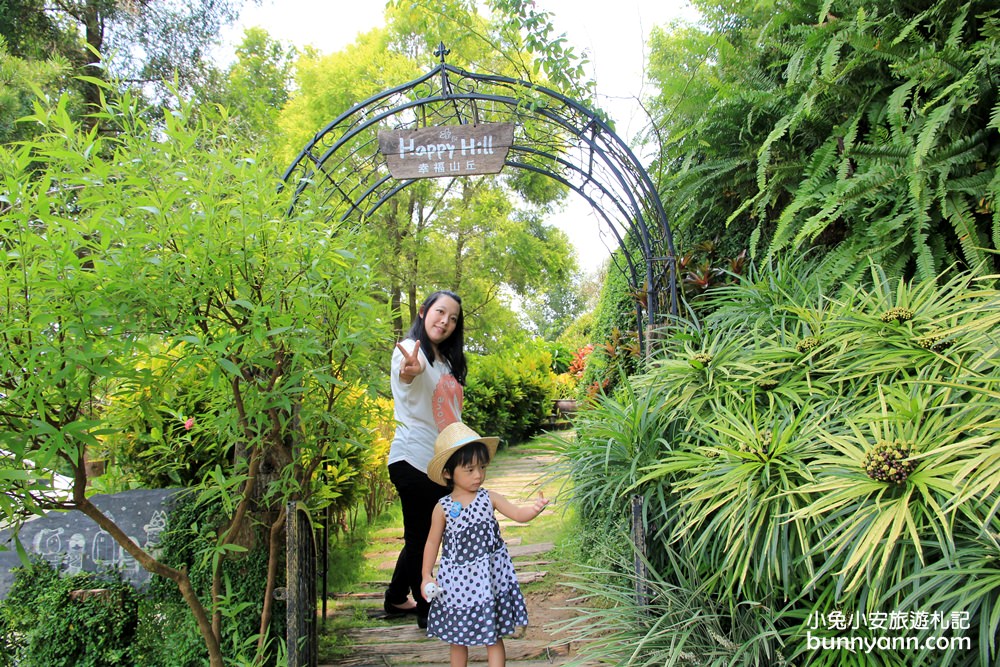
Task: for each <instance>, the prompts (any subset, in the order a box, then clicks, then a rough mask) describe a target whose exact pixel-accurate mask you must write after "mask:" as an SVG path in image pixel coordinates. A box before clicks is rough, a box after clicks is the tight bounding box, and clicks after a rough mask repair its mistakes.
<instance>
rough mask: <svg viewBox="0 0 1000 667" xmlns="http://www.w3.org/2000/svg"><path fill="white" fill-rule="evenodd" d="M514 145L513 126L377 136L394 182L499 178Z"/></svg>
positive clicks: (448, 127) (440, 127) (430, 129)
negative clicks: (446, 177) (496, 176)
mask: <svg viewBox="0 0 1000 667" xmlns="http://www.w3.org/2000/svg"><path fill="white" fill-rule="evenodd" d="M513 143H514V124H513V123H484V124H482V125H438V126H436V127H422V128H420V129H417V130H393V131H385V132H379V133H378V149H379V152H381V153H382V155H384V156H385V161H386V163H387V164H388V165H389V173H390V174H392V177H393V178H398V179H407V178H440V177H443V176H473V175H476V174H499V173H500V170H501V169H503V164H504V161H505V160H506V159H507V151H509V150H510V147H511V144H513Z"/></svg>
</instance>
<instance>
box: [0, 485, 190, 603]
mask: <svg viewBox="0 0 1000 667" xmlns="http://www.w3.org/2000/svg"><path fill="white" fill-rule="evenodd" d="M179 492H180V489H135V490H132V491H124V492H122V493H116V494H112V495H97V496H93V497H91V499H90V500H91V502H93V503H94V504H95V505H96V506H97V507H99V508H100V509H101V511H103V512H104V513H105V514H107V515H108V517H109V518H111V519H113V520H114V522H115V523H116V524H118V525H119V526H120V527H121V528H122V530H124V531H125V533H126V534H127V535H128V536H129V537H131V538H132V539H133V540H134V541H135V542H136V543H137V544H138V545H139V546H141V547H142V548H143V549H145V550H146V551H151V552H152V553H153V554H154V555H155V553H156V546H157V544H159V542H160V534H161V533H162V532H163V530H164V529H165V528H166V526H167V515H168V513H169V512H170V504H171V502H172V500H173V498H174V496H176V495H177V494H178V493H179ZM20 535H21V544H22V545H24V548H25V550H27V551H28V553H29V554H37V555H39V556H41V557H42V558H44V559H45V560H47V561H49V562H50V563H52V564H53V565H56V566H58V567H61V568H63V570H64V571H65V572H66V573H67V574H76V573H78V572H81V571H85V572H106V571H108V570H119V571H121V573H122V576H123V578H124V579H125V581H129V582H131V583H132V584H133V585H135V586H137V587H141V586H142V585H143V584H145V583H146V582H148V581H149V578H150V576H151V575H150V574H149V572H147V571H146V570H144V569H142V568H141V567H140V566H139V564H138V563H137V562H136V560H135V559H134V558H132V556H130V555H129V554H128V553H127V552H126V551H125V550H124V549H122V548H121V547H120V546H118V543H117V542H115V541H114V540H113V539H112V538H111V535H109V534H108V533H107V532H106V531H104V530H102V529H101V528H100V527H99V526H98V525H97V524H96V523H94V522H93V520H91V519H90V517H88V516H86V515H85V514H83V513H82V512H77V511H75V510H71V511H65V512H48V513H46V514H45V515H44V516H40V517H37V518H34V519H31V520H30V521H28V522H26V523H25V524H24V525H23V526H22V527H21V532H20ZM0 544H2V545H3V547H4V548H6V549H8V551H2V552H0V599H3V598H4V597H6V595H7V591H9V590H10V587H11V584H13V583H14V572H13V569H14V568H16V567H21V565H22V563H21V559H20V558H18V555H17V552H16V551H15V550H14V543H13V539H12V537H11V535H10V531H8V530H4V531H0Z"/></svg>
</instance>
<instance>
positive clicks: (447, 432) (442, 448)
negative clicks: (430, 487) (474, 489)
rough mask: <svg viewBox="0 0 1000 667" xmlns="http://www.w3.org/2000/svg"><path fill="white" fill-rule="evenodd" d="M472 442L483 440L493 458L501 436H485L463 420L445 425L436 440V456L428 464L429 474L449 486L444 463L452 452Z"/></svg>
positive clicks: (439, 482) (442, 484)
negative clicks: (443, 473)
mask: <svg viewBox="0 0 1000 667" xmlns="http://www.w3.org/2000/svg"><path fill="white" fill-rule="evenodd" d="M472 442H481V443H483V444H484V445H486V448H487V449H488V450H489V451H490V459H492V458H493V457H494V456H496V453H497V445H498V444H500V438H495V437H493V436H487V437H483V436H481V435H479V434H478V433H476V432H475V431H473V430H472V429H471V428H469V427H468V426H466V425H465V424H463V423H462V422H455V423H454V424H449V425H448V426H445V427H444V429H443V430H442V431H441V433H440V434H439V435H438V437H437V440H435V441H434V458H432V459H431V462H430V463H429V464H428V465H427V476H428V477H430V478H431V479H432V480H434V481H435V482H437V483H438V484H440V485H441V486H447V485H448V483H447V482H446V481H445V479H444V476H443V475H442V474H441V473H442V472H443V471H444V464H445V463H447V462H448V459H450V458H451V455H452V454H454V453H455V452H457V451H458V450H459V449H461V448H462V447H464V446H465V445H468V444H469V443H472Z"/></svg>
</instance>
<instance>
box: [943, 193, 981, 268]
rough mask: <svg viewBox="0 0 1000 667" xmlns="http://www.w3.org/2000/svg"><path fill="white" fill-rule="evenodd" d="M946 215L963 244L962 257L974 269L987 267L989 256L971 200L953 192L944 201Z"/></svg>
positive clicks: (960, 242)
mask: <svg viewBox="0 0 1000 667" xmlns="http://www.w3.org/2000/svg"><path fill="white" fill-rule="evenodd" d="M944 217H945V219H946V220H947V221H948V222H950V223H951V226H952V228H953V229H954V230H955V235H956V236H957V237H958V241H959V244H960V245H961V246H962V253H963V255H964V257H963V258H962V259H963V260H964V261H965V263H966V265H968V266H969V267H970V268H971V269H972V270H973V271H975V270H977V269H978V268H979V267H986V266H987V261H988V260H989V257H988V256H987V254H986V253H985V252H984V248H983V246H982V239H980V238H979V230H978V229H976V220H975V216H974V215H973V213H972V206H971V205H970V202H969V201H968V200H967V199H966V198H965V197H962V196H961V195H958V194H957V193H956V194H951V195H950V196H948V197H947V198H946V199H945V201H944Z"/></svg>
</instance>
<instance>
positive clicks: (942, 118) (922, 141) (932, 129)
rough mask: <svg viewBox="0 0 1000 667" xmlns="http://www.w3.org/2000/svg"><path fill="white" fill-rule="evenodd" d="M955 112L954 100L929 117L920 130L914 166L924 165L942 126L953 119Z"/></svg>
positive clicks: (937, 109)
mask: <svg viewBox="0 0 1000 667" xmlns="http://www.w3.org/2000/svg"><path fill="white" fill-rule="evenodd" d="M954 110H955V100H954V98H952V99H950V100H948V102H947V103H946V104H944V105H942V106H940V107H938V108H936V109H934V110H933V111H932V112H931V113H930V115H929V116H928V117H927V122H926V123H925V124H924V126H923V127H922V128H921V129H920V135H919V138H918V139H917V145H916V151H915V152H914V153H913V162H914V164H917V165H920V164H922V163H923V161H924V158H925V157H927V155H928V154H929V153H930V152H931V149H932V148H933V147H934V143H935V141H936V140H937V135H938V131H939V130H940V129H941V126H942V125H944V124H945V123H946V122H947V121H948V120H950V119H951V114H952V112H953V111H954Z"/></svg>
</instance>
